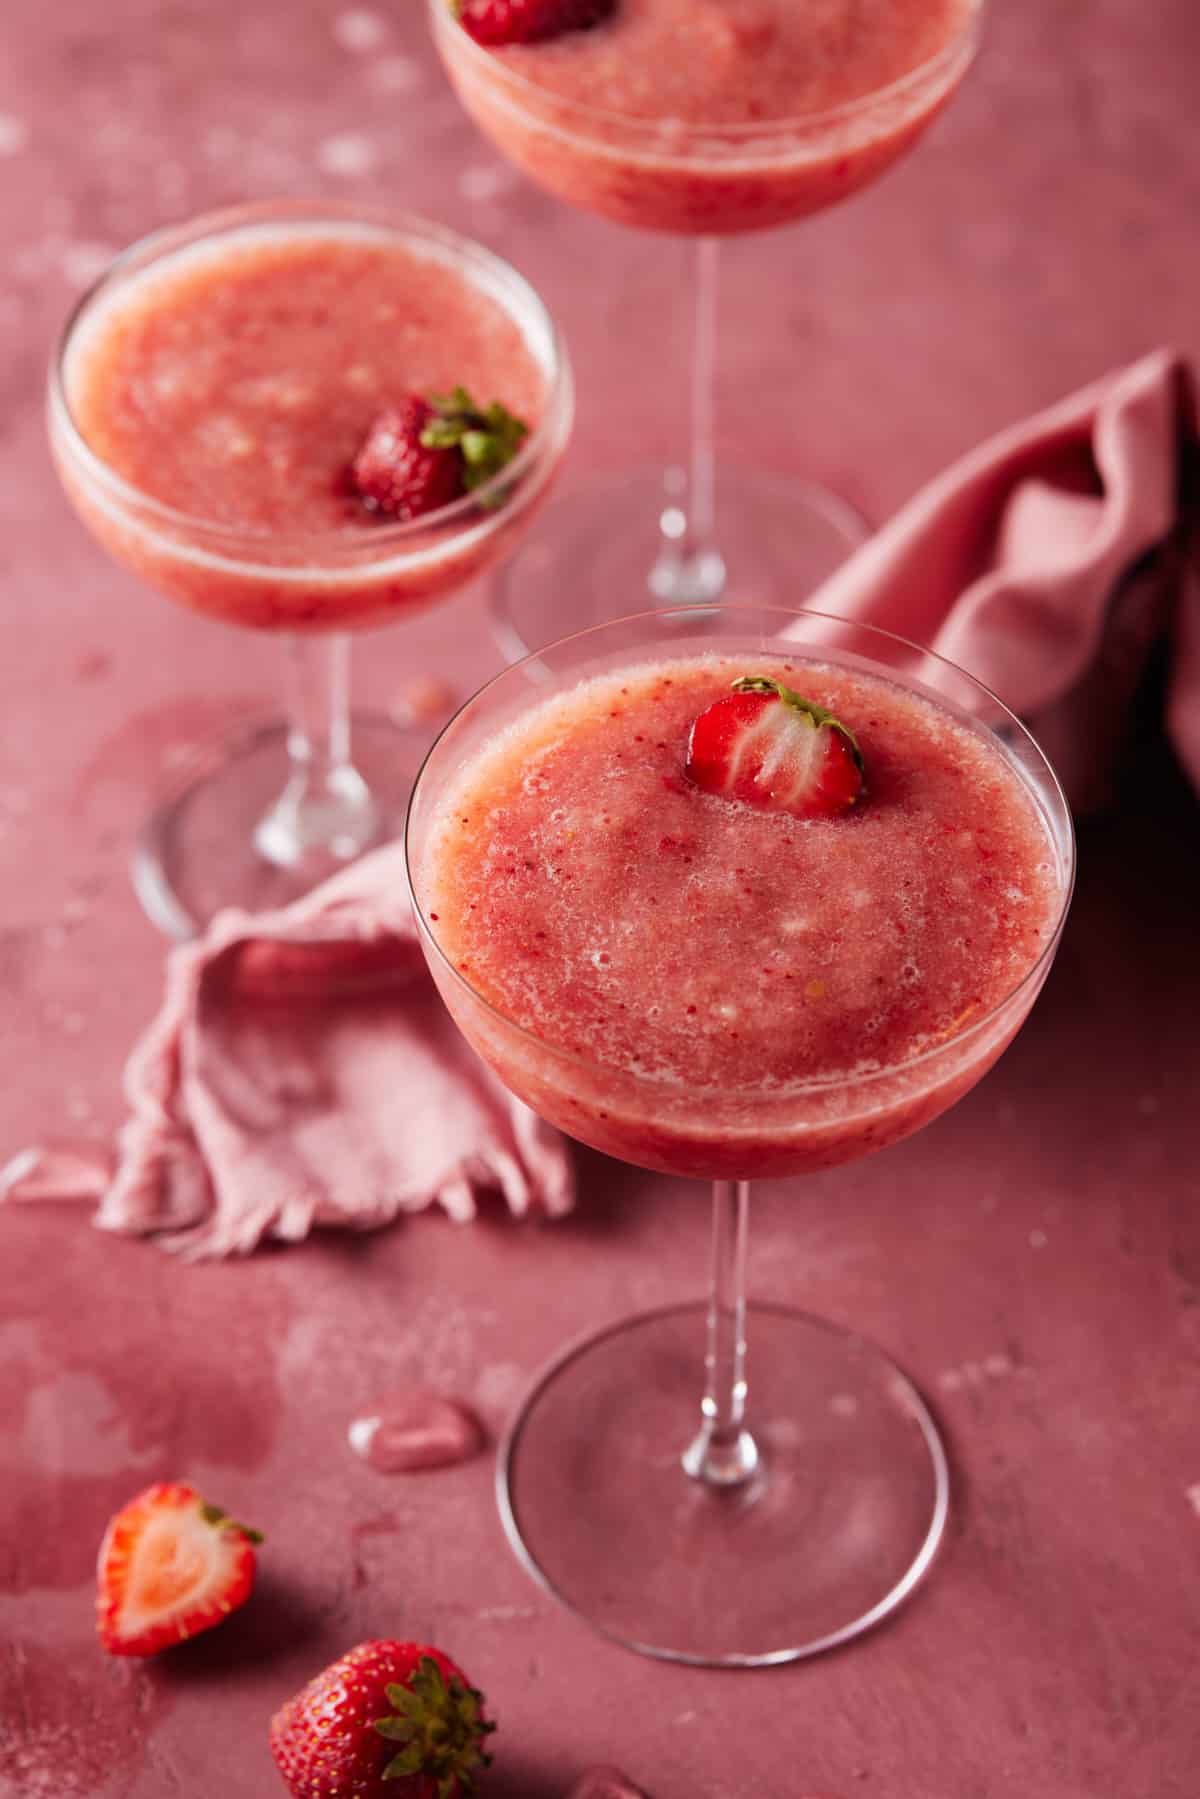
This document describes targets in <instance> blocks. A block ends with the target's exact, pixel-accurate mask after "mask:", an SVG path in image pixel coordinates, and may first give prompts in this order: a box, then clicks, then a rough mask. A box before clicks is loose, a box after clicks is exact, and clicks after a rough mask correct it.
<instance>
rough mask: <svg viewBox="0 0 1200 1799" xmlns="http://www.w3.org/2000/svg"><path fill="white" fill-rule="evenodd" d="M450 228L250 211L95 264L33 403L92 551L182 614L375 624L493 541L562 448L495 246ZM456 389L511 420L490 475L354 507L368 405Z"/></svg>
mask: <svg viewBox="0 0 1200 1799" xmlns="http://www.w3.org/2000/svg"><path fill="white" fill-rule="evenodd" d="M452 241H453V240H450V239H448V238H447V239H446V241H445V242H439V239H438V236H437V235H435V234H434V233H433V231H432V230H431V229H428V228H427V229H426V230H425V231H424V232H419V231H417V230H416V229H408V230H406V229H405V228H404V227H403V226H402V225H399V226H390V227H385V226H383V225H379V226H376V227H375V228H371V227H369V226H367V225H364V224H361V223H359V224H357V225H355V224H348V223H345V222H342V223H339V222H338V221H337V220H336V219H332V220H326V221H324V222H322V221H321V220H319V219H314V220H311V221H309V222H296V223H291V222H288V221H286V220H285V221H283V222H276V223H271V222H270V221H267V222H263V221H259V220H253V221H251V222H250V223H248V224H241V225H236V226H233V227H231V228H230V229H228V230H226V231H219V230H218V231H208V232H206V233H205V235H204V237H203V238H202V240H201V241H199V242H195V241H188V242H186V243H184V244H182V245H181V246H180V247H179V248H178V249H177V250H175V251H174V252H173V253H172V250H171V248H170V245H169V242H168V244H167V246H166V248H165V249H164V248H163V247H162V246H159V248H158V253H157V254H156V255H155V256H154V257H153V259H152V260H150V261H149V262H148V263H147V264H146V265H145V267H144V268H142V269H141V270H138V271H135V272H132V273H131V272H121V273H120V278H118V279H115V280H113V279H112V278H110V287H109V291H107V292H105V291H101V292H100V293H98V294H97V295H96V296H95V297H94V298H93V299H92V301H91V302H90V304H89V306H88V309H87V312H86V316H85V317H83V318H82V319H81V321H80V322H79V324H78V326H77V328H76V330H75V331H74V332H73V334H72V337H71V340H70V346H69V350H68V353H67V354H66V356H65V357H64V359H63V364H62V384H61V405H60V407H59V408H58V409H56V411H55V414H54V415H53V420H54V426H55V428H54V431H53V443H54V447H55V450H56V454H57V457H58V462H59V467H60V469H61V471H62V474H63V477H64V481H65V483H66V486H67V489H68V491H69V493H70V495H71V497H72V499H73V500H74V501H75V503H76V505H77V506H78V507H79V509H80V511H81V512H82V514H83V516H84V518H85V519H86V521H87V522H88V524H89V525H90V526H91V528H92V529H93V531H94V532H95V533H96V535H97V536H98V537H99V538H100V540H101V542H102V543H103V544H104V545H105V546H106V548H108V549H109V550H110V551H111V552H112V554H114V555H115V556H118V557H119V558H121V559H122V560H123V561H125V562H127V563H129V564H130V565H131V566H132V567H133V568H134V569H135V570H136V572H137V573H139V574H141V575H143V576H144V577H145V578H146V579H147V580H149V581H151V582H153V583H154V584H155V585H156V586H159V587H161V588H163V589H164V590H165V591H166V592H168V593H170V594H171V595H172V596H173V597H174V598H176V599H179V600H182V601H183V602H184V603H185V604H187V605H189V606H191V607H193V608H194V609H195V610H197V611H200V612H206V613H210V614H211V615H213V616H214V617H217V618H221V619H224V620H226V621H227V622H228V623H231V624H238V625H246V626H252V627H256V628H260V629H268V630H271V629H275V630H287V631H335V630H346V629H351V628H358V627H362V626H371V625H381V624H387V623H389V622H391V621H392V620H394V619H396V618H398V617H402V616H403V615H404V614H405V613H407V612H410V611H412V610H414V609H415V608H417V607H419V606H421V605H425V604H427V603H429V602H430V601H431V600H435V599H438V598H440V597H442V596H443V595H445V594H446V593H448V592H451V591H453V590H454V589H456V588H458V587H461V586H462V585H463V584H464V583H465V582H466V581H468V580H469V579H470V578H471V577H472V576H473V575H475V574H477V573H479V572H480V570H481V569H483V568H485V567H487V566H488V565H489V564H490V563H491V562H492V561H493V560H494V559H495V558H496V557H497V556H499V555H501V554H503V552H504V549H505V547H506V546H507V545H508V544H509V542H510V541H511V538H512V535H513V533H514V532H515V531H517V530H518V529H519V528H520V527H521V526H523V525H524V524H525V523H527V515H528V511H529V506H530V504H531V503H532V502H534V501H536V500H537V499H538V498H539V497H540V495H541V493H542V492H543V490H544V488H545V486H546V484H547V482H548V480H549V478H550V477H551V475H552V474H553V472H554V467H555V465H556V462H557V459H558V456H559V455H560V454H561V452H562V449H563V448H564V445H565V428H564V426H565V420H564V418H563V416H562V412H561V407H557V408H556V406H555V405H554V404H552V402H551V397H550V396H551V389H552V386H553V380H554V365H555V353H554V346H553V342H552V334H551V333H550V332H549V331H548V329H547V328H546V321H545V319H544V316H543V317H542V318H539V317H538V316H537V314H536V313H535V312H534V310H533V308H531V307H529V306H528V305H523V304H522V300H523V296H522V295H521V294H520V293H519V291H518V289H517V286H516V283H515V280H514V282H513V283H512V284H511V286H510V287H509V288H508V289H507V290H506V284H505V276H504V271H503V268H502V265H499V264H497V263H495V261H494V259H492V258H490V257H487V256H486V254H485V253H484V252H482V251H480V252H478V256H477V259H476V260H475V261H474V262H473V261H472V260H471V259H470V258H469V257H468V256H465V255H463V254H462V253H461V251H460V250H458V249H454V248H451V244H452ZM458 386H462V387H465V388H467V389H468V390H470V392H471V393H472V394H473V395H475V396H477V397H478V399H479V400H480V401H481V403H490V402H493V401H500V402H502V403H503V405H504V406H505V407H506V408H507V410H508V411H510V412H511V413H513V414H514V415H516V416H517V417H518V418H520V419H522V420H523V421H524V422H525V423H526V424H527V425H528V426H529V428H530V434H529V438H528V439H527V448H526V450H525V452H524V454H523V456H522V457H521V459H520V460H519V462H518V463H517V465H516V466H515V467H510V468H509V469H508V470H507V471H506V474H505V479H504V486H503V490H502V492H500V493H498V494H495V495H488V494H483V495H481V496H480V495H476V496H470V497H467V498H466V499H465V500H460V501H459V502H458V503H457V504H456V505H450V506H447V507H444V508H441V509H439V510H436V511H434V512H432V513H431V514H430V515H429V516H428V517H426V518H424V519H420V520H417V521H413V522H410V523H409V524H407V526H403V525H402V526H400V527H397V526H396V523H395V521H390V522H389V521H388V520H387V519H380V518H378V517H372V516H371V515H370V514H369V513H368V512H367V511H366V510H365V509H364V507H363V505H362V504H361V503H360V501H359V500H358V498H357V497H356V496H355V495H354V493H353V492H352V491H351V489H350V487H349V484H348V482H347V479H346V477H347V471H348V470H349V469H350V468H351V466H352V463H353V460H354V457H355V455H356V452H357V451H358V449H359V447H360V445H361V444H362V442H363V440H364V438H365V437H366V435H367V433H368V431H369V430H370V427H371V425H372V423H373V421H374V420H375V419H376V417H377V416H378V415H379V414H380V412H381V411H382V409H384V408H385V407H388V406H390V405H393V404H394V403H395V402H396V400H397V399H398V398H400V397H402V396H405V395H408V394H411V393H415V394H422V395H424V394H435V393H446V392H449V391H451V390H452V389H454V388H455V387H458ZM548 412H549V413H550V414H551V415H552V416H550V417H549V418H547V413H548ZM543 420H545V423H546V429H545V431H544V432H543V433H542V434H539V431H538V427H539V425H541V424H542V422H543ZM495 498H500V499H502V500H503V502H504V503H503V504H498V505H497V504H491V503H489V502H490V501H491V500H492V499H495Z"/></svg>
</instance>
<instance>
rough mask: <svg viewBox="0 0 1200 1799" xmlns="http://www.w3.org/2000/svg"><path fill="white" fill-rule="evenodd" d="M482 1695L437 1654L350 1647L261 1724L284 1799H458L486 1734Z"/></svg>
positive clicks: (410, 1648)
mask: <svg viewBox="0 0 1200 1799" xmlns="http://www.w3.org/2000/svg"><path fill="white" fill-rule="evenodd" d="M495 1728H496V1727H495V1725H494V1724H492V1723H490V1722H489V1721H488V1720H487V1719H486V1718H485V1717H484V1716H483V1695H482V1693H478V1692H476V1690H475V1688H474V1687H472V1686H469V1685H468V1684H467V1680H466V1677H465V1676H464V1675H463V1673H462V1671H461V1670H460V1669H459V1668H457V1667H456V1666H455V1664H454V1663H453V1662H452V1661H451V1660H450V1658H449V1656H447V1655H443V1654H442V1652H441V1650H440V1649H429V1648H426V1647H424V1646H423V1645H422V1644H419V1643H396V1642H391V1641H387V1640H382V1641H375V1642H369V1643H360V1644H359V1645H358V1647H357V1649H351V1650H350V1652H349V1654H348V1655H344V1656H342V1658H341V1660H340V1661H336V1662H334V1663H333V1664H332V1665H331V1666H330V1667H328V1668H326V1669H325V1670H324V1672H323V1673H321V1674H318V1675H317V1677H316V1679H315V1680H310V1681H309V1683H308V1685H307V1686H306V1687H305V1688H303V1690H302V1691H301V1692H299V1693H297V1694H296V1696H295V1698H293V1699H289V1700H288V1702H287V1704H286V1705H284V1706H283V1707H282V1708H281V1709H280V1710H279V1711H278V1712H277V1713H276V1714H275V1717H274V1718H273V1719H272V1720H271V1732H270V1744H271V1754H272V1755H273V1756H274V1757H275V1761H276V1765H277V1766H278V1768H279V1771H280V1773H281V1774H282V1775H283V1778H284V1781H285V1783H286V1785H287V1788H288V1791H289V1792H290V1793H291V1794H292V1795H293V1799H459V1795H461V1794H467V1793H471V1792H473V1791H474V1775H475V1772H476V1770H477V1769H479V1768H482V1767H486V1766H487V1764H488V1762H489V1761H490V1759H491V1758H490V1757H489V1756H488V1755H486V1754H485V1753H484V1750H483V1743H484V1739H485V1738H486V1737H487V1735H488V1734H489V1732H491V1731H493V1730H494V1729H495Z"/></svg>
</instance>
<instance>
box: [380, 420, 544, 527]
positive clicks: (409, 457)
mask: <svg viewBox="0 0 1200 1799" xmlns="http://www.w3.org/2000/svg"><path fill="white" fill-rule="evenodd" d="M528 432H529V427H528V425H526V424H525V423H524V421H523V420H521V419H518V418H514V417H513V415H512V413H511V412H509V411H507V410H506V408H505V407H503V406H501V405H500V404H499V402H498V401H497V402H496V403H495V404H493V405H491V406H486V407H479V406H476V404H475V402H474V400H472V398H471V396H470V394H469V393H468V392H467V390H466V388H465V387H456V388H455V389H454V391H453V393H449V394H431V395H430V397H429V399H424V398H422V396H421V395H420V394H409V395H408V396H407V398H406V399H404V400H403V401H402V402H401V404H400V405H399V406H389V407H388V408H387V409H386V411H384V412H381V413H380V414H379V416H378V418H377V419H376V420H375V422H374V423H373V425H372V426H371V429H370V430H369V431H368V432H367V435H366V437H365V439H364V440H363V444H362V447H361V449H360V450H359V452H358V455H357V456H356V457H355V458H354V461H353V463H352V464H351V468H350V485H351V487H352V488H353V489H354V491H355V492H356V493H357V494H358V497H359V499H360V500H361V501H362V503H363V505H364V506H365V507H366V508H367V510H368V511H369V512H376V513H380V514H381V515H383V516H384V517H386V518H393V519H400V520H404V521H407V520H409V519H415V518H424V517H425V515H426V514H427V513H430V512H436V511H437V510H438V509H439V508H440V507H442V506H450V505H452V504H453V502H454V501H455V500H458V499H461V498H462V496H463V494H465V493H471V492H473V490H474V489H475V488H477V487H481V486H482V485H483V483H484V482H485V481H490V480H491V478H492V476H493V475H495V474H498V473H499V472H500V470H501V469H502V468H503V467H504V466H505V464H506V463H508V462H511V461H512V458H513V457H514V456H515V455H516V453H517V451H518V450H519V449H520V447H521V444H522V442H523V440H524V439H525V437H526V436H527V435H528Z"/></svg>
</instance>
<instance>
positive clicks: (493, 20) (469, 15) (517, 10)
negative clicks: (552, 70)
mask: <svg viewBox="0 0 1200 1799" xmlns="http://www.w3.org/2000/svg"><path fill="white" fill-rule="evenodd" d="M450 7H451V11H452V12H454V13H455V14H456V16H457V17H458V19H459V20H460V21H461V23H462V26H463V29H464V30H465V31H467V32H469V33H470V35H471V36H472V37H473V38H474V39H475V42H476V43H477V44H539V43H543V42H545V40H546V39H547V38H553V37H561V36H562V34H563V33H564V32H567V31H586V30H587V29H588V28H589V26H592V25H599V24H600V23H601V21H602V20H604V19H607V18H610V17H611V16H612V14H613V13H614V12H615V11H616V10H617V0H450Z"/></svg>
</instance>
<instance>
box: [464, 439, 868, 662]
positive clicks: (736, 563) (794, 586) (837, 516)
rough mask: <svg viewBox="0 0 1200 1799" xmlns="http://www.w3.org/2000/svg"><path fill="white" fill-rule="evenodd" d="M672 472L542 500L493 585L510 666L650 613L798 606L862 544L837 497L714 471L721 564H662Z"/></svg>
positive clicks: (676, 506)
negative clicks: (708, 606)
mask: <svg viewBox="0 0 1200 1799" xmlns="http://www.w3.org/2000/svg"><path fill="white" fill-rule="evenodd" d="M686 497H687V480H686V477H685V476H684V474H683V471H682V470H680V469H667V470H665V471H664V470H663V469H661V468H649V469H646V468H643V469H636V470H634V471H633V472H632V473H628V474H623V475H619V476H615V477H612V478H610V479H608V480H599V481H596V482H593V483H591V484H590V485H589V486H587V487H586V488H582V489H580V490H579V491H577V492H575V493H567V494H564V495H563V496H562V497H561V498H558V499H554V500H551V501H550V503H549V505H548V506H547V507H546V509H545V512H544V514H543V516H542V518H541V520H540V521H539V526H538V529H537V531H535V532H534V533H533V534H532V536H531V537H529V538H528V539H527V540H526V541H525V543H523V544H522V545H521V547H520V549H518V550H517V552H516V554H515V555H514V556H512V557H511V558H510V560H509V561H508V562H507V563H506V564H505V566H504V567H503V568H502V569H500V570H499V571H498V572H497V574H496V575H495V577H494V579H493V583H492V618H493V625H494V628H495V632H496V636H497V640H498V641H499V644H500V647H501V649H502V650H503V651H504V653H505V655H506V656H508V657H509V658H510V659H511V660H512V661H517V660H518V659H519V658H520V657H522V656H525V655H528V654H529V653H530V652H531V651H533V650H538V649H541V648H542V647H543V646H544V645H545V644H548V643H553V642H554V641H555V640H556V639H557V638H560V637H563V636H566V635H567V633H568V632H573V631H583V630H586V629H587V628H588V627H589V626H591V625H599V624H603V623H605V622H606V621H607V620H609V619H614V618H621V617H623V616H625V615H626V614H627V613H632V612H641V611H644V610H645V608H646V607H647V606H648V605H649V606H654V605H660V606H674V605H687V604H690V603H692V602H695V603H698V604H702V603H704V602H705V601H709V600H714V599H725V600H728V601H733V602H737V603H739V604H742V605H773V606H779V605H788V606H800V605H805V604H807V603H808V601H809V599H810V597H811V595H812V594H813V592H814V591H815V589H816V588H817V587H818V586H819V585H820V583H821V582H822V581H823V580H825V578H826V576H828V575H831V574H832V573H833V572H834V570H835V569H836V568H838V567H840V565H841V564H842V563H843V562H844V561H845V560H846V557H847V556H848V555H849V553H850V551H851V550H853V549H855V548H857V546H858V545H859V544H860V543H862V542H863V541H864V539H865V538H866V537H867V535H868V527H867V524H866V521H865V520H864V519H863V518H862V516H861V515H860V514H859V513H857V512H856V511H855V510H854V508H853V507H852V506H850V505H848V504H847V503H846V501H845V500H841V499H839V498H838V497H837V495H836V494H833V493H830V492H828V491H827V490H826V489H825V488H823V487H816V486H813V485H812V484H811V483H809V482H805V481H800V480H796V479H785V478H783V477H781V476H778V475H769V474H763V473H762V472H760V471H754V470H751V471H749V472H743V471H740V470H737V469H735V468H730V467H727V466H722V467H721V469H720V470H719V471H718V476H717V506H716V542H717V543H718V544H719V545H720V555H719V556H718V557H716V558H715V567H714V566H713V559H712V558H703V557H699V558H697V559H696V560H695V562H694V563H693V564H692V565H691V566H690V567H688V566H687V565H686V564H683V563H682V562H681V561H678V562H677V561H674V560H673V551H672V546H673V544H676V543H677V542H678V539H677V538H673V537H672V535H671V533H672V531H673V530H674V531H676V532H678V531H681V530H682V529H683V526H684V512H683V510H682V509H683V506H684V504H685V502H686Z"/></svg>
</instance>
